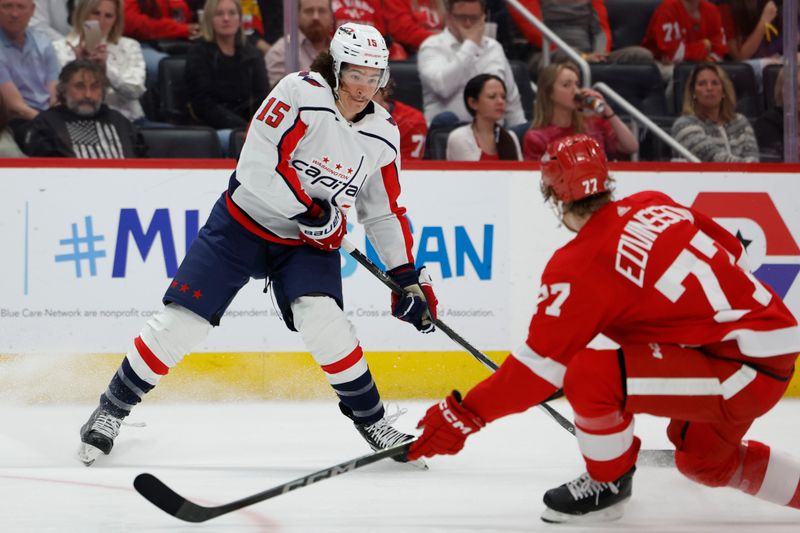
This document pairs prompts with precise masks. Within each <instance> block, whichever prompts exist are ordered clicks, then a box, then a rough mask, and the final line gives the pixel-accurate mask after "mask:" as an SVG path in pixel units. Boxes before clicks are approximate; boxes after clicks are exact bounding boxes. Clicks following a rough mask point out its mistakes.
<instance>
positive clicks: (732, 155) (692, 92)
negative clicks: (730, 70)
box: [672, 63, 758, 163]
mask: <svg viewBox="0 0 800 533" xmlns="http://www.w3.org/2000/svg"><path fill="white" fill-rule="evenodd" d="M672 136H673V137H675V139H676V140H677V141H678V142H679V143H681V144H682V145H683V146H685V147H686V149H687V150H689V151H690V152H692V153H693V154H694V155H695V156H697V157H698V158H699V159H700V160H701V161H705V162H712V161H721V162H735V163H753V162H757V161H758V144H757V143H756V136H755V134H754V133H753V128H751V127H750V123H749V122H748V121H747V119H746V118H745V117H744V116H743V115H741V114H739V113H737V112H736V93H735V92H734V90H733V84H732V83H731V80H730V79H729V78H728V75H727V74H725V71H724V70H722V69H721V68H720V67H719V66H718V65H717V64H716V63H701V64H699V65H698V66H697V67H695V68H694V70H692V73H691V74H690V75H689V79H688V80H687V82H686V87H685V89H684V92H683V111H682V113H681V116H680V117H678V120H676V121H675V124H673V125H672Z"/></svg>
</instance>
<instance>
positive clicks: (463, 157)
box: [447, 74, 522, 161]
mask: <svg viewBox="0 0 800 533" xmlns="http://www.w3.org/2000/svg"><path fill="white" fill-rule="evenodd" d="M464 105H465V106H466V107H467V111H469V114H470V115H472V117H473V118H472V122H471V123H469V124H467V125H464V126H461V127H460V128H456V129H455V130H453V131H452V132H450V136H449V137H447V160H448V161H495V160H498V159H499V160H510V161H519V160H521V159H522V157H521V150H520V148H519V141H517V137H516V135H514V134H512V133H509V132H508V131H507V130H506V129H504V128H503V127H502V126H500V122H502V121H503V117H504V116H505V112H506V84H505V83H503V80H502V79H501V78H500V77H498V76H495V75H494V74H478V75H477V76H475V77H474V78H472V79H470V80H469V81H468V82H467V85H465V86H464Z"/></svg>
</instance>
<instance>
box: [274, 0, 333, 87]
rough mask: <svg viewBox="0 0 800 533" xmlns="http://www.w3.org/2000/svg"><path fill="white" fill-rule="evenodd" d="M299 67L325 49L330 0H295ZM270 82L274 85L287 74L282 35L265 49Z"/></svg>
mask: <svg viewBox="0 0 800 533" xmlns="http://www.w3.org/2000/svg"><path fill="white" fill-rule="evenodd" d="M298 2H299V4H298V13H297V26H298V27H299V29H300V31H299V32H298V40H299V42H300V46H299V48H298V63H299V64H298V65H297V67H298V70H308V68H309V67H310V66H311V63H313V62H314V59H315V58H316V57H317V55H319V53H320V52H322V51H324V50H327V49H328V46H329V45H330V42H331V34H332V33H333V11H332V10H331V1H330V0H298ZM267 73H268V74H269V85H270V87H275V85H277V84H278V82H279V81H281V78H283V77H284V76H285V75H286V37H281V38H280V39H278V40H277V41H275V44H273V45H272V48H270V49H269V52H267Z"/></svg>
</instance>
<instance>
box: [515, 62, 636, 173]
mask: <svg viewBox="0 0 800 533" xmlns="http://www.w3.org/2000/svg"><path fill="white" fill-rule="evenodd" d="M579 80H580V73H579V71H578V67H577V66H576V65H575V64H574V63H569V62H567V63H554V64H551V65H548V66H546V67H545V68H543V69H542V71H541V72H540V73H539V78H538V81H539V90H538V93H537V97H536V103H535V105H534V117H533V123H532V124H531V129H529V130H528V132H527V133H525V137H524V139H523V142H522V153H523V156H524V157H525V159H530V160H533V161H538V160H539V159H541V157H542V155H543V154H544V152H545V149H546V148H547V145H548V144H550V143H551V142H553V141H555V140H558V139H561V138H564V137H568V136H570V135H574V134H576V133H585V134H587V135H589V136H590V137H592V138H594V139H595V140H596V141H597V143H598V144H599V145H600V146H601V147H602V148H603V149H604V150H605V152H606V155H607V156H608V157H609V158H610V159H611V158H614V157H619V156H620V155H628V154H633V153H635V152H636V151H638V150H639V142H638V141H637V140H636V137H635V136H634V135H633V133H632V132H631V130H630V129H628V126H626V125H625V123H624V122H622V120H620V118H619V117H618V116H617V115H616V113H614V110H613V109H611V106H610V105H608V103H607V102H606V101H605V99H604V98H603V95H602V94H600V93H598V92H597V91H594V90H592V89H589V88H586V87H584V88H581V87H580V85H579ZM587 113H588V116H586V114H587Z"/></svg>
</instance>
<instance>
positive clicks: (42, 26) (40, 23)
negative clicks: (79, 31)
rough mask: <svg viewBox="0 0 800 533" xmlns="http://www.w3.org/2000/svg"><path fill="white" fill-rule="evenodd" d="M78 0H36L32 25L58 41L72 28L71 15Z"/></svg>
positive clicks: (52, 39)
mask: <svg viewBox="0 0 800 533" xmlns="http://www.w3.org/2000/svg"><path fill="white" fill-rule="evenodd" d="M75 1H76V0H35V3H36V10H35V11H34V12H33V17H31V26H32V27H33V28H35V29H37V30H39V31H41V32H43V33H46V34H47V35H48V36H49V37H50V40H51V41H56V40H58V39H61V38H63V37H66V36H67V34H68V33H69V32H70V30H72V26H71V25H70V23H69V22H70V20H69V19H70V15H71V14H72V11H73V10H74V9H75Z"/></svg>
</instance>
